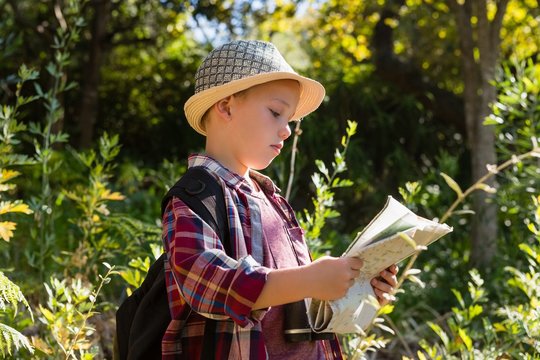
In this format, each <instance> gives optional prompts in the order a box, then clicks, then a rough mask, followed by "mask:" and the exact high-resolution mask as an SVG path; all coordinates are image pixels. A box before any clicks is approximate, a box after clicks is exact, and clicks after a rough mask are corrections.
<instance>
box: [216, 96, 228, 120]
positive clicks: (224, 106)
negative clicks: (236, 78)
mask: <svg viewBox="0 0 540 360" xmlns="http://www.w3.org/2000/svg"><path fill="white" fill-rule="evenodd" d="M231 100H232V96H227V97H226V98H224V99H221V100H219V101H218V102H217V103H215V104H214V107H215V109H216V113H217V114H218V116H219V117H220V118H222V119H225V120H229V119H230V118H231Z"/></svg>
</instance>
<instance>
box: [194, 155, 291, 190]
mask: <svg viewBox="0 0 540 360" xmlns="http://www.w3.org/2000/svg"><path fill="white" fill-rule="evenodd" d="M197 166H200V167H204V168H206V169H207V170H208V171H210V172H213V173H215V174H217V175H218V176H219V177H220V178H222V179H223V181H224V182H225V183H226V184H227V186H229V187H232V188H234V189H236V190H241V191H244V192H247V193H253V192H255V189H253V187H252V186H251V184H250V183H249V182H248V181H247V180H246V179H245V178H244V177H243V176H240V175H238V174H236V173H235V172H233V171H231V170H229V169H227V168H226V167H225V166H223V165H222V164H221V163H220V162H219V161H217V160H215V159H213V158H212V157H210V156H208V155H205V154H192V155H190V156H189V158H188V167H190V168H191V167H197ZM249 176H250V178H251V179H252V180H254V181H256V182H257V184H259V186H260V187H261V189H262V190H263V191H264V192H265V193H266V194H268V195H272V196H273V195H274V194H275V193H279V192H281V190H280V189H279V188H278V187H277V186H276V185H275V184H274V182H273V181H272V180H271V179H270V178H269V177H268V176H266V175H263V174H261V173H260V172H258V171H256V170H251V169H250V170H249Z"/></svg>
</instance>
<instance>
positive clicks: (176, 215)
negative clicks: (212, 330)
mask: <svg viewBox="0 0 540 360" xmlns="http://www.w3.org/2000/svg"><path fill="white" fill-rule="evenodd" d="M163 240H164V241H163V242H164V245H165V250H166V251H167V257H168V261H169V265H170V268H171V270H172V274H173V276H174V279H175V282H176V284H177V286H178V290H179V292H180V294H181V296H182V298H183V299H184V300H185V301H186V303H187V304H188V305H189V306H190V307H191V309H193V310H194V311H196V312H198V313H200V314H202V315H204V316H207V317H210V318H214V319H224V318H231V319H232V320H233V321H234V322H235V323H237V324H238V325H240V326H242V327H246V326H253V325H254V324H255V323H256V322H258V321H260V320H261V319H262V317H263V316H264V313H265V311H263V310H258V311H252V308H253V305H254V304H255V302H256V301H257V299H258V297H259V295H260V293H261V291H262V289H263V287H264V285H265V283H266V279H267V275H268V273H269V272H270V269H269V268H266V267H263V266H261V265H260V264H259V263H257V262H256V261H255V260H254V259H253V258H252V257H251V256H250V255H247V256H245V257H242V258H240V259H238V260H235V259H233V258H232V257H230V256H228V255H227V254H226V253H225V251H224V247H223V244H222V242H221V241H220V239H219V237H218V235H217V234H216V233H215V232H214V230H213V229H212V227H211V226H210V225H208V224H207V223H206V222H205V221H204V220H203V219H202V218H201V217H200V216H199V215H198V214H196V213H195V212H193V211H192V210H191V209H190V208H189V207H188V206H187V205H185V204H184V203H183V202H182V201H181V200H180V199H178V198H173V199H172V200H171V201H170V202H169V205H168V206H167V209H166V211H165V213H164V216H163ZM231 240H232V239H231ZM236 240H237V241H239V240H238V239H236Z"/></svg>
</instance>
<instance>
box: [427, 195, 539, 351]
mask: <svg viewBox="0 0 540 360" xmlns="http://www.w3.org/2000/svg"><path fill="white" fill-rule="evenodd" d="M533 204H534V206H535V209H536V210H535V212H534V213H533V219H530V220H531V222H530V223H529V224H531V226H529V230H530V231H531V232H532V233H533V235H534V242H533V243H532V244H531V243H529V242H527V241H526V242H523V243H521V244H520V246H519V248H520V249H521V250H522V252H523V253H524V254H525V256H526V258H527V262H528V266H524V268H525V269H519V268H518V267H515V266H506V267H505V270H506V271H507V273H508V275H510V278H509V279H508V280H507V281H506V283H507V284H508V285H509V286H510V287H511V288H514V289H516V290H517V293H511V294H510V295H509V296H508V297H507V298H505V299H504V301H505V302H506V303H505V304H501V305H499V306H496V305H495V304H494V303H493V302H492V301H490V299H489V298H488V294H487V292H486V289H485V288H484V280H483V279H482V278H481V276H480V275H479V273H478V272H477V271H475V270H473V271H471V272H470V277H471V281H469V282H468V294H467V298H465V297H464V296H463V294H462V293H461V292H459V291H457V290H455V289H453V290H452V292H453V293H454V296H455V297H456V299H457V302H458V304H459V307H453V308H452V314H451V317H450V318H449V319H448V320H446V321H441V319H439V320H438V323H437V322H429V326H430V328H431V329H432V330H433V331H434V332H435V333H436V334H437V336H438V337H439V339H440V342H439V343H436V344H429V343H428V342H427V341H425V340H424V341H421V342H420V345H421V347H422V349H423V353H422V352H421V351H419V352H418V354H417V355H418V358H419V359H424V358H426V357H427V358H430V359H495V358H512V359H537V358H538V357H539V356H540V343H539V342H538V339H539V338H540V316H539V315H540V313H539V310H538V309H539V304H540V303H539V299H540V272H539V271H540V270H539V269H540V256H539V255H538V254H540V231H538V230H536V229H537V227H538V226H539V224H540V196H538V197H535V198H533ZM501 288H502V285H501ZM495 319H497V320H495Z"/></svg>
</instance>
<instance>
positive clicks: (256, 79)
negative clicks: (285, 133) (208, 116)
mask: <svg viewBox="0 0 540 360" xmlns="http://www.w3.org/2000/svg"><path fill="white" fill-rule="evenodd" d="M285 79H291V80H296V81H298V82H299V83H300V98H299V101H298V106H297V107H296V112H295V113H294V114H293V116H292V118H291V120H298V119H301V118H303V117H304V116H306V115H308V114H309V113H311V112H313V111H314V110H316V109H317V108H318V107H319V106H320V105H321V103H322V101H323V99H324V95H325V90H324V87H323V86H322V85H321V84H320V83H319V82H317V81H315V80H312V79H309V78H307V77H304V76H301V75H298V74H295V73H292V72H285V71H284V72H271V73H265V74H258V75H253V76H250V77H247V78H244V79H239V80H234V81H230V82H228V83H226V84H224V85H220V86H215V87H213V88H210V89H207V90H204V91H201V92H199V93H197V94H195V95H193V96H191V97H190V98H189V99H188V101H186V104H185V105H184V112H185V114H186V118H187V121H188V123H189V125H191V127H192V128H193V129H195V131H197V132H198V133H199V134H201V135H204V136H206V131H205V129H204V127H203V126H202V117H203V115H204V114H205V113H206V111H208V109H210V108H211V107H212V105H214V104H215V103H217V102H218V101H219V100H221V99H224V98H226V97H227V96H230V95H233V94H236V93H237V92H240V91H242V90H246V89H248V88H250V87H252V86H255V85H260V84H264V83H267V82H270V81H274V80H285Z"/></svg>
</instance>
